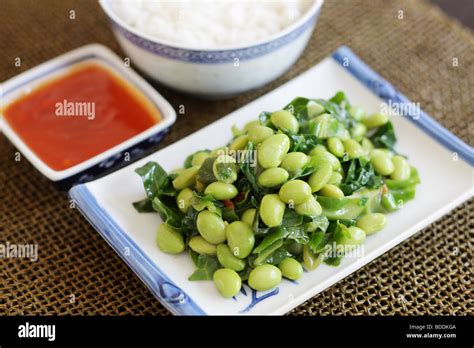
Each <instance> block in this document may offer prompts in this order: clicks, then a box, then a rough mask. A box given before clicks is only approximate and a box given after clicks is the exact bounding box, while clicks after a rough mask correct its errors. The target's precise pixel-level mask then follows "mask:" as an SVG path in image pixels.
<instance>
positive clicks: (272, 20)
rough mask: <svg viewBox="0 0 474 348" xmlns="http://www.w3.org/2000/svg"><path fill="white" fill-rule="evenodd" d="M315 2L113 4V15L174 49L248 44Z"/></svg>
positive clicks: (146, 0) (128, 0) (147, 0)
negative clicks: (171, 45)
mask: <svg viewBox="0 0 474 348" xmlns="http://www.w3.org/2000/svg"><path fill="white" fill-rule="evenodd" d="M313 3H314V0H116V1H114V2H113V8H114V10H115V12H116V14H117V15H118V16H119V17H120V18H121V19H122V20H124V21H125V22H126V23H128V24H129V25H130V26H132V27H134V28H135V29H137V30H138V31H139V32H142V33H145V34H147V35H149V36H151V37H154V38H156V39H157V40H161V41H164V42H168V43H173V44H175V45H178V46H186V47H197V48H218V47H229V46H236V45H246V44H251V43H254V42H257V41H260V40H263V39H265V38H268V37H270V36H272V35H273V34H276V33H278V32H280V31H282V30H283V29H285V28H286V27H288V26H290V25H291V24H293V23H294V22H296V21H297V20H298V19H299V18H301V17H302V16H303V14H304V13H305V12H306V11H307V10H308V9H309V7H310V6H311V5H312V4H313Z"/></svg>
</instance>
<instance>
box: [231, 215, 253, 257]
mask: <svg viewBox="0 0 474 348" xmlns="http://www.w3.org/2000/svg"><path fill="white" fill-rule="evenodd" d="M225 232H226V235H227V244H228V245H229V248H230V250H231V251H232V254H234V256H235V257H238V258H239V259H245V258H246V257H247V256H249V255H250V253H251V252H252V249H253V246H254V244H255V236H254V234H253V231H252V229H251V228H250V226H249V225H247V224H246V223H245V222H242V221H234V222H232V223H231V224H229V225H228V226H227V227H226V229H225Z"/></svg>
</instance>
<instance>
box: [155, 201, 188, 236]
mask: <svg viewBox="0 0 474 348" xmlns="http://www.w3.org/2000/svg"><path fill="white" fill-rule="evenodd" d="M152 205H153V209H155V210H156V211H157V212H158V214H160V217H161V218H162V219H163V221H164V222H165V223H166V224H167V225H169V226H172V227H174V228H177V229H180V228H181V221H182V219H183V215H182V213H181V212H180V211H179V209H177V208H176V207H174V206H171V205H170V204H166V203H165V202H163V201H162V200H160V198H158V197H155V198H153V201H152Z"/></svg>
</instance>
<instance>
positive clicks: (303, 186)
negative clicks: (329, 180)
mask: <svg viewBox="0 0 474 348" xmlns="http://www.w3.org/2000/svg"><path fill="white" fill-rule="evenodd" d="M278 195H279V196H280V199H281V200H282V201H283V202H285V203H292V204H294V205H297V204H301V203H304V202H306V201H307V200H308V199H309V198H310V197H311V196H312V195H311V187H310V186H309V185H308V184H307V183H306V182H305V181H303V180H291V181H288V182H287V183H285V184H283V186H282V187H281V188H280V191H279V192H278Z"/></svg>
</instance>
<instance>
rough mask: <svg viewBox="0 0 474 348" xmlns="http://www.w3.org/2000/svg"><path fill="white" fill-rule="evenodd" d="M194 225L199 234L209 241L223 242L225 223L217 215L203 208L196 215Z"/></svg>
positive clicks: (224, 238) (214, 242)
mask: <svg viewBox="0 0 474 348" xmlns="http://www.w3.org/2000/svg"><path fill="white" fill-rule="evenodd" d="M196 226H197V230H198V231H199V234H200V235H201V236H202V237H203V238H204V239H205V240H207V241H208V242H209V243H212V244H219V243H223V242H225V240H226V233H225V224H224V221H223V220H222V219H221V217H220V216H219V215H217V214H214V213H211V212H210V211H208V210H203V211H201V212H200V213H199V214H198V216H197V220H196Z"/></svg>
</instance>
